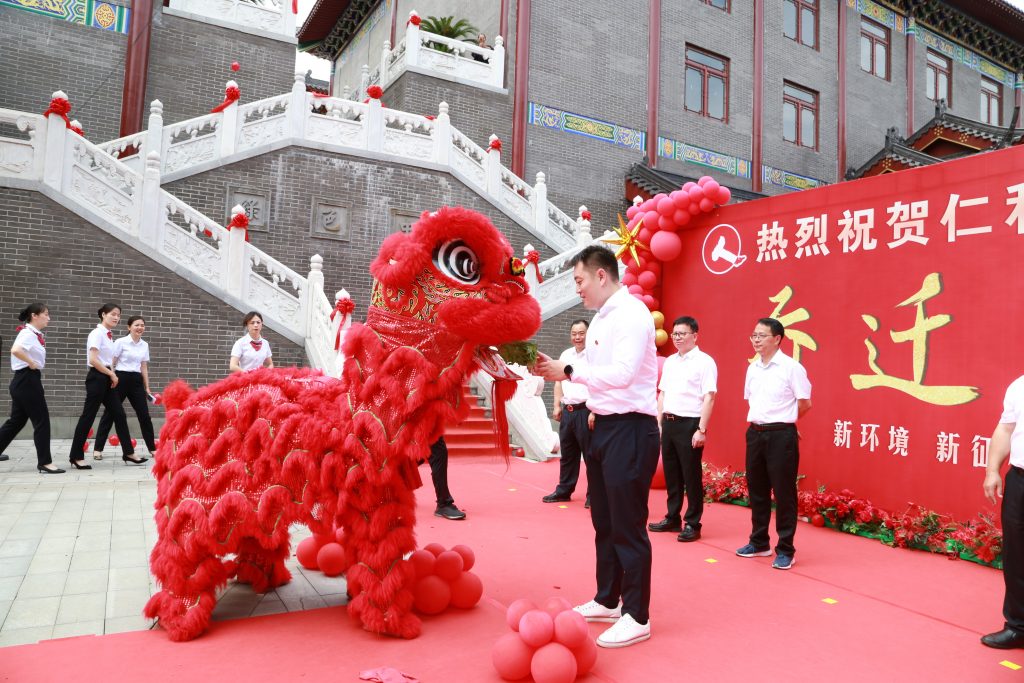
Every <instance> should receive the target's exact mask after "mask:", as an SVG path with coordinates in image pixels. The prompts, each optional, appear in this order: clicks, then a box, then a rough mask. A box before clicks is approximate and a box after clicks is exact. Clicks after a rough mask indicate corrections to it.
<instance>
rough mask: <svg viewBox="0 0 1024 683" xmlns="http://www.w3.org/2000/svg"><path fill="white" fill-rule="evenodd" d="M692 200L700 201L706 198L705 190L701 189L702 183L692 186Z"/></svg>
mask: <svg viewBox="0 0 1024 683" xmlns="http://www.w3.org/2000/svg"><path fill="white" fill-rule="evenodd" d="M689 194H690V202H691V203H693V202H699V201H700V200H702V199H704V190H703V189H701V187H700V185H694V186H693V187H691V188H690V192H689Z"/></svg>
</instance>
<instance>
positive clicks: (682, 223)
mask: <svg viewBox="0 0 1024 683" xmlns="http://www.w3.org/2000/svg"><path fill="white" fill-rule="evenodd" d="M689 209H690V207H689V205H687V207H686V210H684V211H676V230H680V229H682V228H685V227H686V224H687V223H689V222H690V218H691V217H692V216H693V214H691V213H690V210H689Z"/></svg>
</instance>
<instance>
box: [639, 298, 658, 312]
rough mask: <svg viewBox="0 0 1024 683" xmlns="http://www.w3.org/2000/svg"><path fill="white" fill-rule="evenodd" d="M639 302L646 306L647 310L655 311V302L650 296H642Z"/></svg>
mask: <svg viewBox="0 0 1024 683" xmlns="http://www.w3.org/2000/svg"><path fill="white" fill-rule="evenodd" d="M640 300H641V301H643V302H644V305H645V306H647V309H648V310H651V311H654V310H657V309H656V308H654V304H656V303H657V300H656V299H655V298H654V297H653V296H651V295H650V294H644V295H643V296H642V297H640Z"/></svg>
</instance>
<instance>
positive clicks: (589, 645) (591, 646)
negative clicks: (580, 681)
mask: <svg viewBox="0 0 1024 683" xmlns="http://www.w3.org/2000/svg"><path fill="white" fill-rule="evenodd" d="M572 654H573V656H574V657H575V658H576V675H577V676H585V675H587V674H588V673H589V672H590V670H591V669H593V668H594V664H596V663H597V643H596V642H595V641H594V639H593V638H585V639H584V640H583V644H582V645H580V646H579V647H576V648H573V651H572Z"/></svg>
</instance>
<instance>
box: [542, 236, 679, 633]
mask: <svg viewBox="0 0 1024 683" xmlns="http://www.w3.org/2000/svg"><path fill="white" fill-rule="evenodd" d="M573 264H574V269H573V277H574V279H575V280H576V291H577V292H578V293H579V295H580V297H581V298H582V299H583V306H584V307H585V308H587V309H590V310H596V311H597V315H596V316H594V319H593V320H592V321H591V323H590V329H589V330H588V331H587V343H586V360H587V362H586V365H585V366H583V367H580V368H576V367H575V366H573V365H572V364H571V363H570V364H566V363H564V362H563V361H558V360H553V359H551V358H549V357H547V356H545V355H543V354H539V355H540V361H539V362H538V363H537V369H536V372H537V373H538V374H540V375H541V376H542V377H544V378H545V379H548V380H551V381H558V380H564V379H569V380H571V381H572V382H574V383H579V384H582V385H584V386H585V387H587V389H588V390H589V391H590V398H589V399H588V400H587V408H588V409H589V410H590V412H592V413H594V431H593V432H592V433H591V435H590V449H589V450H588V451H586V453H584V458H585V459H586V463H587V483H588V485H589V489H590V504H591V505H590V518H591V521H592V522H593V524H594V531H595V534H594V545H595V549H596V551H597V552H596V554H597V593H596V595H595V596H594V599H593V600H591V601H590V602H588V603H586V604H583V605H579V606H577V607H575V610H576V611H577V612H579V613H580V614H582V615H583V616H584V617H585V618H586V619H587V621H602V622H614V623H615V625H614V626H612V627H611V628H610V629H608V630H607V631H605V632H604V633H602V634H601V635H600V636H599V637H598V639H597V644H598V645H599V646H601V647H626V646H628V645H633V644H634V643H639V642H641V641H644V640H647V639H648V638H650V637H651V626H650V620H649V614H648V611H649V608H650V602H651V541H650V538H648V536H647V526H646V522H647V513H648V510H647V497H648V494H649V492H650V488H651V479H652V478H653V477H654V470H655V469H657V466H658V447H659V441H660V439H659V436H658V419H657V412H658V402H657V398H656V396H657V382H658V360H657V354H656V351H655V347H654V319H653V318H652V317H651V314H650V312H649V311H648V310H647V307H646V306H644V304H643V303H642V302H641V301H640V300H639V299H637V298H635V297H634V296H633V295H631V294H630V293H629V291H628V290H627V289H626V288H625V287H623V286H622V285H621V284H619V269H618V262H617V261H616V260H615V256H614V254H612V252H611V251H610V250H608V249H606V248H605V247H602V246H597V245H592V246H589V247H587V248H585V249H583V251H581V252H580V253H579V254H578V255H577V256H576V257H575V258H574V259H573ZM620 598H621V604H620Z"/></svg>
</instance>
